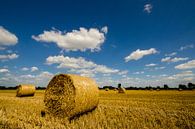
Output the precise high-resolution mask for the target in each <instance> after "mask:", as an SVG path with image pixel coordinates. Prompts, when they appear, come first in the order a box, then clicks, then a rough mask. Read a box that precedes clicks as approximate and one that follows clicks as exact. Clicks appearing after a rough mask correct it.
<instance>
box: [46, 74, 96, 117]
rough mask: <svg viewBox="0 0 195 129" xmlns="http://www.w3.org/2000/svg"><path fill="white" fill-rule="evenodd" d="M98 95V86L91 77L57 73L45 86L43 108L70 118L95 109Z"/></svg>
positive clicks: (47, 111)
mask: <svg viewBox="0 0 195 129" xmlns="http://www.w3.org/2000/svg"><path fill="white" fill-rule="evenodd" d="M98 96H99V90H98V86H97V84H96V82H95V81H94V80H92V79H91V78H88V77H82V76H78V75H74V74H59V75H56V76H54V77H53V78H52V80H51V81H50V82H49V84H48V86H47V88H46V91H45V97H44V103H45V110H46V113H47V114H51V115H53V116H56V117H60V118H69V119H71V118H73V117H75V116H77V115H80V114H83V113H86V112H88V111H92V110H93V109H95V108H96V107H97V105H98V102H99V98H98Z"/></svg>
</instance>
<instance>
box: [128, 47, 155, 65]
mask: <svg viewBox="0 0 195 129" xmlns="http://www.w3.org/2000/svg"><path fill="white" fill-rule="evenodd" d="M156 53H158V51H157V50H156V49H155V48H150V49H148V50H140V49H137V50H136V51H134V52H132V53H131V54H130V55H129V56H127V57H125V62H128V61H130V60H139V59H141V58H143V57H144V56H147V55H151V54H156Z"/></svg>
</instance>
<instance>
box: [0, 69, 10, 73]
mask: <svg viewBox="0 0 195 129" xmlns="http://www.w3.org/2000/svg"><path fill="white" fill-rule="evenodd" d="M8 72H9V70H8V69H0V73H8Z"/></svg>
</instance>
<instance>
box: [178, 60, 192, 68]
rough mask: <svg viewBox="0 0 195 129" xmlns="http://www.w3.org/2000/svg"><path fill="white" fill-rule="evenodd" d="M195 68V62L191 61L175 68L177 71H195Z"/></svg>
mask: <svg viewBox="0 0 195 129" xmlns="http://www.w3.org/2000/svg"><path fill="white" fill-rule="evenodd" d="M194 68H195V60H190V61H188V62H186V63H183V64H180V65H177V66H175V69H181V70H183V69H194Z"/></svg>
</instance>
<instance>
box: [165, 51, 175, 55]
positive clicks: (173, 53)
mask: <svg viewBox="0 0 195 129" xmlns="http://www.w3.org/2000/svg"><path fill="white" fill-rule="evenodd" d="M175 55H177V52H172V53H169V54H165V56H175Z"/></svg>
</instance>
